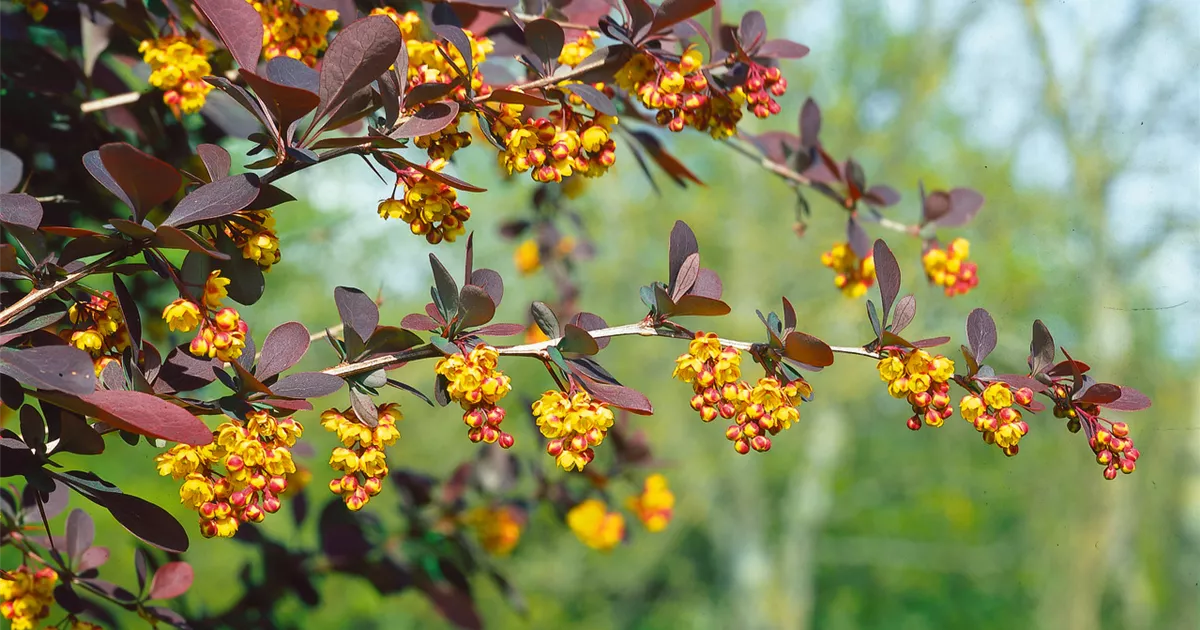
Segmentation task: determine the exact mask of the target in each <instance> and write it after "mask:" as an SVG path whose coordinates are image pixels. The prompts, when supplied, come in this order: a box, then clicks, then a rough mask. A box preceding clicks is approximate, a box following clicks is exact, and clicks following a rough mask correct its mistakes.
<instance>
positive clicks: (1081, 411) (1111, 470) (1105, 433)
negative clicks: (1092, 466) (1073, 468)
mask: <svg viewBox="0 0 1200 630" xmlns="http://www.w3.org/2000/svg"><path fill="white" fill-rule="evenodd" d="M1053 394H1054V395H1053V398H1054V400H1055V405H1054V416H1055V417H1056V418H1066V419H1067V429H1068V430H1069V431H1071V433H1078V432H1079V429H1080V428H1082V427H1083V423H1086V425H1087V428H1088V431H1087V434H1088V435H1089V436H1090V437H1089V438H1088V446H1090V447H1092V452H1093V453H1095V454H1096V463H1098V464H1100V465H1101V466H1104V478H1105V479H1108V480H1109V481H1111V480H1113V479H1116V478H1117V472H1118V471H1120V472H1123V473H1125V474H1127V475H1128V474H1130V473H1132V472H1133V471H1134V470H1135V469H1137V460H1138V457H1141V452H1140V451H1138V449H1137V448H1136V447H1134V445H1133V438H1131V437H1129V425H1128V424H1126V423H1124V422H1112V421H1110V420H1106V419H1104V418H1101V417H1100V408H1099V407H1098V406H1097V405H1095V404H1092V403H1085V402H1078V401H1074V400H1072V399H1071V394H1070V392H1069V391H1068V390H1067V389H1066V388H1064V387H1062V386H1057V387H1055V389H1054V392H1053ZM1106 426H1107V427H1108V428H1105V427H1106Z"/></svg>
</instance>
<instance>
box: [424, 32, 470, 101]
mask: <svg viewBox="0 0 1200 630" xmlns="http://www.w3.org/2000/svg"><path fill="white" fill-rule="evenodd" d="M433 32H434V33H437V35H438V36H439V37H441V38H442V39H444V40H446V41H448V42H450V43H451V44H454V47H455V48H456V49H458V54H459V55H462V58H463V62H464V63H466V64H467V67H466V73H467V76H471V75H473V74H475V52H474V49H473V48H472V46H471V40H470V39H468V38H467V34H466V33H464V32H463V30H462V29H461V28H459V27H457V26H455V25H453V24H436V25H434V26H433ZM459 70H462V68H459ZM467 89H470V88H467Z"/></svg>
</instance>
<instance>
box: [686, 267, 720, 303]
mask: <svg viewBox="0 0 1200 630" xmlns="http://www.w3.org/2000/svg"><path fill="white" fill-rule="evenodd" d="M722 290H723V287H722V286H721V276H718V275H717V272H715V271H713V270H712V269H704V268H701V269H700V273H699V275H697V276H696V284H693V285H692V292H691V294H692V295H695V296H698V297H706V298H709V299H712V300H719V299H721V293H722Z"/></svg>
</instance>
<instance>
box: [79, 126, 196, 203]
mask: <svg viewBox="0 0 1200 630" xmlns="http://www.w3.org/2000/svg"><path fill="white" fill-rule="evenodd" d="M99 157H100V163H101V164H102V165H103V167H104V170H105V171H106V172H107V173H108V175H109V177H111V178H112V180H113V182H115V183H116V185H117V186H118V187H119V188H120V189H121V190H122V191H123V192H124V193H125V199H126V200H128V203H129V204H130V206H131V207H132V209H133V216H134V219H135V220H136V221H138V222H140V221H141V220H142V218H144V217H145V216H146V213H147V212H148V211H149V210H150V209H151V208H153V207H155V206H158V205H160V204H162V203H163V202H165V201H167V200H168V199H170V198H171V197H174V196H175V192H176V191H178V190H179V186H180V184H182V183H183V177H182V176H181V175H180V174H179V171H177V170H175V168H174V167H172V166H171V165H170V164H167V163H166V162H163V161H162V160H160V159H158V158H156V157H154V156H152V155H149V154H147V153H143V152H142V151H139V150H138V149H136V148H134V147H133V146H132V145H130V144H127V143H124V142H111V143H109V144H106V145H103V146H101V147H100V154H99ZM93 175H95V173H93ZM97 179H99V178H97ZM101 183H104V182H103V181H101Z"/></svg>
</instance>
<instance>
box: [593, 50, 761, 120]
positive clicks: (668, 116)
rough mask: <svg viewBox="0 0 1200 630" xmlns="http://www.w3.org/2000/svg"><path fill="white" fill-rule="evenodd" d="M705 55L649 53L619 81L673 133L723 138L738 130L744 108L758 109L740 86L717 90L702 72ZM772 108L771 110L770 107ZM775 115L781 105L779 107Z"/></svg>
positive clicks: (625, 69) (636, 58)
mask: <svg viewBox="0 0 1200 630" xmlns="http://www.w3.org/2000/svg"><path fill="white" fill-rule="evenodd" d="M703 64H704V56H703V55H702V54H701V53H700V50H699V49H698V48H695V47H689V48H688V49H687V50H685V51H684V52H683V54H682V55H680V58H679V61H678V62H674V61H661V62H660V61H658V60H656V59H654V58H653V57H651V56H650V55H647V54H639V55H636V56H634V57H633V58H632V59H630V60H629V62H628V63H626V64H625V66H624V67H622V68H621V70H620V71H618V72H617V76H616V82H617V85H618V86H620V87H621V88H622V89H624V90H625V91H627V92H629V93H630V94H632V95H634V96H636V97H637V100H638V101H639V102H640V103H641V104H642V105H644V106H646V107H647V108H649V109H651V110H656V111H657V113H656V114H655V121H656V122H658V124H660V125H662V126H664V127H666V128H667V129H669V130H671V131H675V132H678V131H682V130H683V129H684V128H685V127H691V128H693V129H696V130H698V131H704V132H707V133H709V134H710V135H711V136H712V137H713V138H716V139H718V140H721V139H724V138H728V137H730V136H732V135H733V134H734V133H735V132H736V131H737V124H738V121H739V120H741V118H742V106H743V105H746V106H747V107H748V108H750V109H752V110H753V108H754V105H750V104H749V101H748V100H747V98H746V93H745V91H743V90H742V88H741V87H738V88H735V89H734V90H731V91H729V92H722V91H719V90H716V89H714V87H713V86H712V85H711V84H710V83H709V81H708V77H707V76H706V75H705V74H704V71H703V67H702V66H703ZM768 109H771V108H770V106H768ZM774 110H775V112H778V111H779V105H778V104H776V105H775V106H774Z"/></svg>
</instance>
